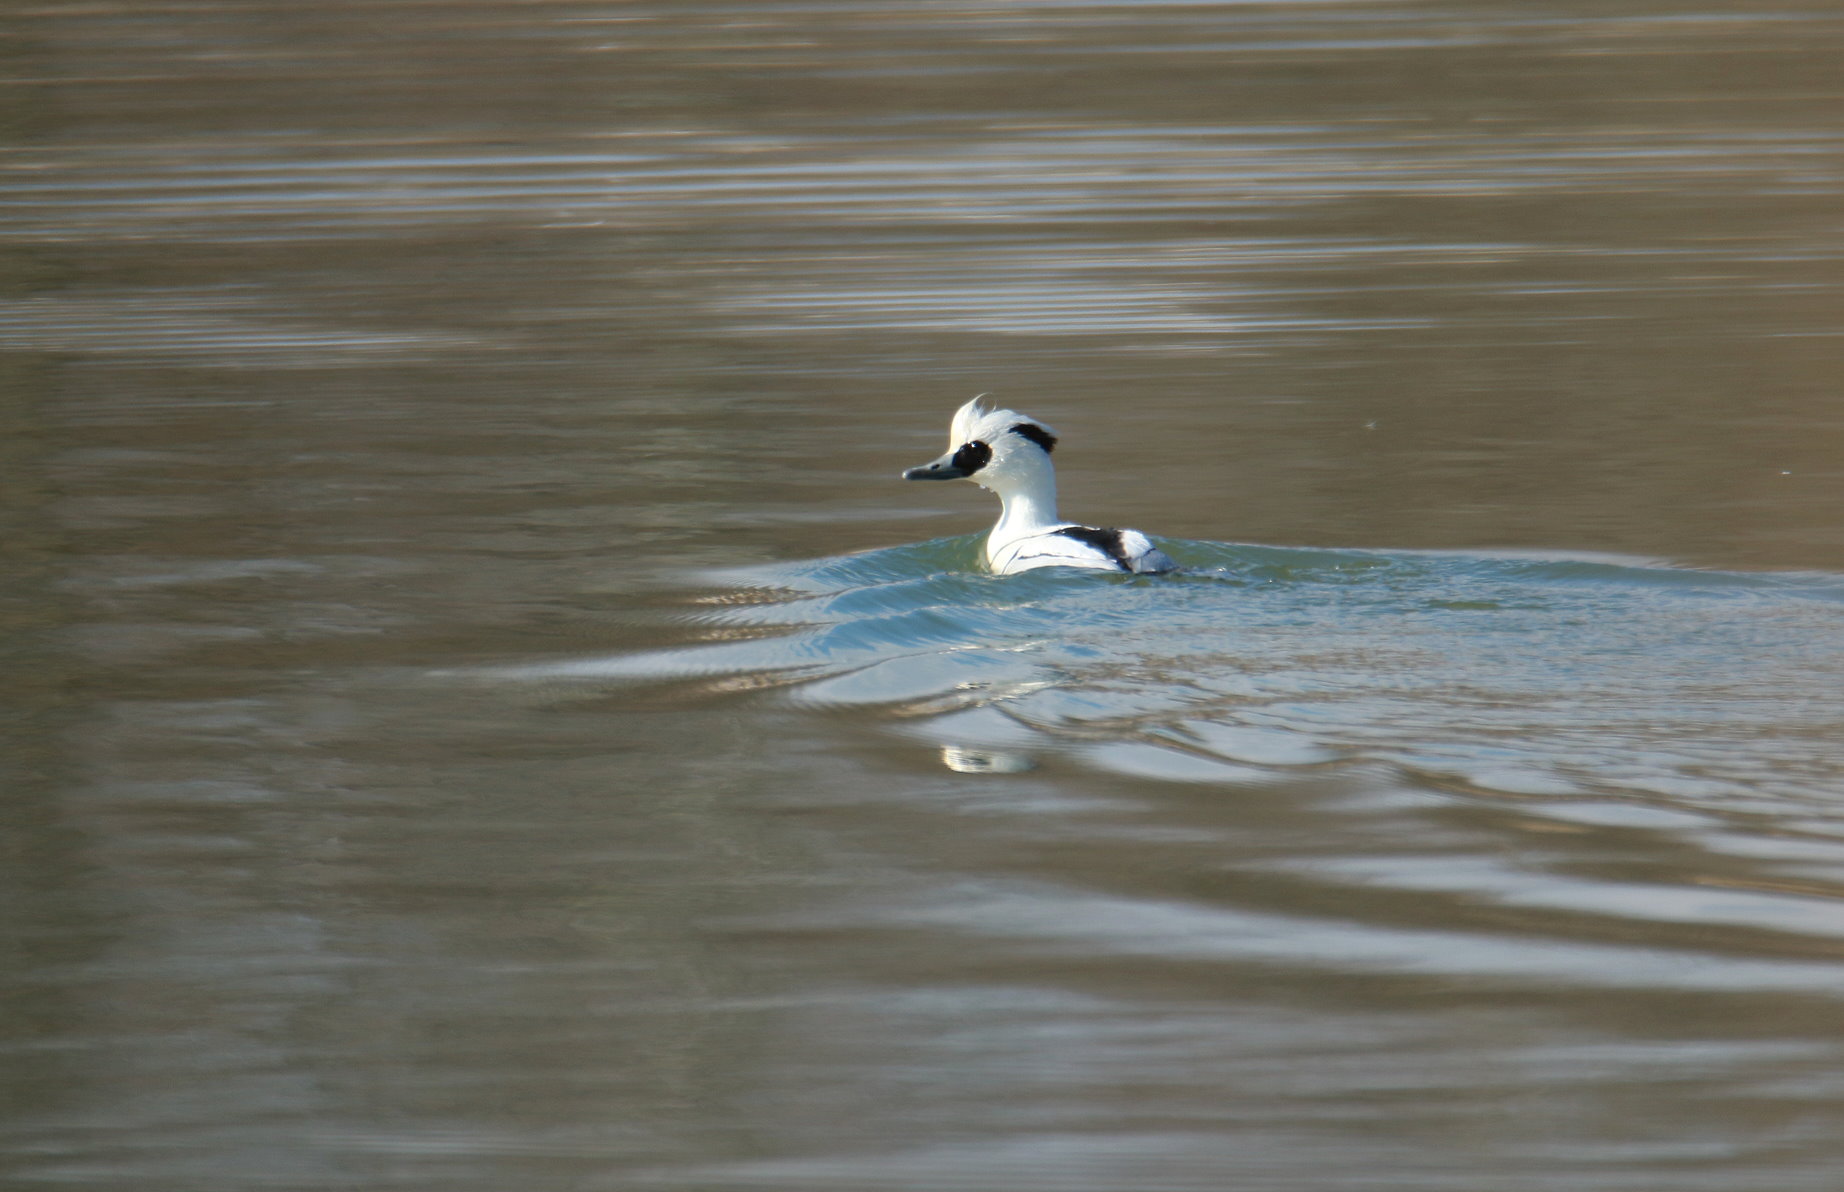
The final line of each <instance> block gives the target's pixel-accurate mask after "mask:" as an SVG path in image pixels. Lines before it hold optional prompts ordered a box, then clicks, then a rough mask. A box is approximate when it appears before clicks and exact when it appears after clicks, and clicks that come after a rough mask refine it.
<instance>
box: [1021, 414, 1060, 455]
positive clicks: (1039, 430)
mask: <svg viewBox="0 0 1844 1192" xmlns="http://www.w3.org/2000/svg"><path fill="white" fill-rule="evenodd" d="M1011 429H1012V433H1013V434H1015V435H1023V436H1024V437H1025V438H1027V439H1029V440H1031V441H1032V442H1033V443H1036V444H1037V445H1038V446H1039V447H1042V448H1043V449H1044V454H1045V455H1049V454H1050V453H1051V452H1052V451H1055V450H1056V436H1055V435H1053V434H1051V433H1050V432H1049V431H1047V430H1045V429H1044V428H1043V427H1041V426H1039V425H1037V423H1035V422H1020V423H1017V424H1015V425H1014V426H1013V427H1012V428H1011Z"/></svg>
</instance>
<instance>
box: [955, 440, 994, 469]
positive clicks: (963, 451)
mask: <svg viewBox="0 0 1844 1192" xmlns="http://www.w3.org/2000/svg"><path fill="white" fill-rule="evenodd" d="M991 462H992V448H990V447H988V446H987V445H986V444H984V443H982V442H980V441H979V440H978V439H973V440H971V441H969V442H966V443H963V444H961V448H960V450H959V451H956V452H955V453H954V466H955V467H956V468H959V469H960V470H961V471H962V472H965V473H967V474H968V475H972V474H973V473H975V472H977V471H979V470H980V469H981V468H983V467H985V466H986V465H987V464H989V463H991Z"/></svg>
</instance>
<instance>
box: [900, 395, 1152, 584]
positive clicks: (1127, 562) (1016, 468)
mask: <svg viewBox="0 0 1844 1192" xmlns="http://www.w3.org/2000/svg"><path fill="white" fill-rule="evenodd" d="M985 396H986V395H985V394H983V393H982V394H980V397H976V398H974V399H973V400H972V401H970V402H968V403H967V404H966V405H964V406H962V407H961V408H960V409H958V410H956V411H955V412H954V425H953V428H952V429H951V430H950V431H949V432H948V453H947V454H946V455H944V456H942V457H941V458H940V459H938V460H936V461H935V462H934V463H930V464H923V465H922V466H921V467H919V468H911V469H909V470H908V471H907V472H904V473H903V479H905V480H971V481H973V482H974V483H975V484H977V485H979V486H980V487H981V488H984V489H990V490H991V491H993V492H995V493H997V494H999V501H1000V505H1001V508H1000V511H999V524H998V525H996V526H994V527H993V528H992V533H991V534H990V535H988V536H987V538H986V562H987V565H988V566H990V567H991V568H992V569H993V570H994V571H996V572H998V573H999V574H1000V575H1011V574H1013V573H1015V572H1019V571H1031V570H1033V569H1035V568H1038V567H1087V568H1093V569H1095V570H1098V571H1132V572H1138V573H1141V574H1156V573H1158V572H1162V571H1172V570H1174V569H1176V568H1177V566H1178V565H1177V564H1176V563H1174V562H1172V560H1171V559H1169V558H1167V557H1166V555H1165V554H1164V552H1162V551H1161V550H1160V549H1159V548H1158V547H1156V546H1154V545H1153V544H1152V540H1151V539H1149V538H1147V537H1146V535H1144V534H1142V533H1140V532H1139V531H1138V530H1111V529H1098V528H1096V527H1094V526H1079V525H1075V524H1073V523H1071V522H1066V521H1063V520H1062V519H1061V518H1059V517H1057V515H1056V468H1055V466H1054V465H1052V464H1051V462H1050V452H1051V451H1053V450H1054V449H1055V448H1056V432H1055V431H1052V430H1051V429H1050V428H1049V427H1047V426H1045V425H1044V424H1043V423H1041V422H1039V421H1038V420H1037V419H1035V418H1030V417H1027V416H1025V415H1023V414H1020V413H1017V412H1016V411H1013V410H988V409H986V408H985V407H983V406H981V405H980V398H981V397H985Z"/></svg>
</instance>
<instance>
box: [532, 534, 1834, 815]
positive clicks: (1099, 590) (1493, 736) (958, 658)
mask: <svg viewBox="0 0 1844 1192" xmlns="http://www.w3.org/2000/svg"><path fill="white" fill-rule="evenodd" d="M981 542H982V539H980V538H978V537H967V538H953V539H943V540H939V541H935V542H929V543H923V544H920V545H917V546H914V547H909V548H899V549H892V550H884V551H875V552H871V553H868V554H863V555H855V556H848V557H845V558H839V559H827V560H820V561H816V562H812V563H807V564H799V565H780V566H775V567H763V568H758V569H754V570H751V571H748V572H742V573H736V574H732V575H724V576H713V577H712V582H716V581H717V580H718V579H720V578H721V579H727V580H729V581H731V582H732V583H735V584H737V585H739V586H737V587H736V588H735V589H734V590H730V591H718V592H716V593H714V594H710V595H702V596H694V597H690V598H689V602H690V603H691V605H692V608H691V609H690V610H687V611H684V612H680V613H678V614H676V615H674V616H673V617H672V618H670V619H669V620H668V621H667V623H668V624H671V625H676V626H680V627H684V628H685V629H686V630H689V631H693V632H698V633H708V634H709V635H710V636H711V637H712V638H715V639H724V638H732V639H742V640H732V641H724V642H722V644H710V645H704V644H700V645H687V646H681V647H678V648H675V649H671V650H665V651H657V652H645V653H629V654H621V655H616V656H613V657H608V658H592V659H570V660H567V661H562V662H558V663H554V664H550V665H538V666H534V667H527V668H522V669H515V670H512V671H510V672H507V673H508V674H509V675H510V676H512V677H514V678H518V679H523V680H530V681H540V680H555V681H558V682H578V683H596V682H609V683H620V682H662V683H663V682H680V683H688V684H691V685H693V686H695V687H699V688H703V689H705V690H708V691H711V692H739V691H753V690H760V689H773V690H775V691H776V692H777V693H778V697H779V698H780V699H783V700H786V701H790V702H792V703H795V704H798V705H804V706H809V707H816V708H836V707H854V706H856V707H865V708H871V709H876V710H877V711H879V712H880V713H881V714H882V715H884V716H886V717H888V718H890V719H891V720H892V721H893V722H894V724H895V725H897V726H900V731H902V732H904V733H907V734H910V735H915V736H919V737H925V738H928V739H937V740H939V741H941V743H942V744H943V746H944V748H945V749H946V750H948V751H949V752H948V757H949V759H950V762H951V763H953V764H956V765H973V764H977V762H976V761H973V760H968V759H965V758H960V757H957V756H956V755H955V753H954V751H956V750H959V751H962V752H969V753H978V752H980V751H987V750H990V751H995V753H996V754H997V755H998V756H997V758H996V759H995V764H998V765H1000V766H1016V767H1019V768H1022V767H1024V766H1025V765H1028V764H1029V757H1030V755H1031V754H1032V753H1034V752H1045V753H1049V754H1052V755H1056V756H1073V757H1075V758H1079V759H1081V760H1082V761H1084V762H1086V763H1089V764H1094V765H1099V766H1101V767H1103V768H1107V769H1116V770H1120V771H1122V772H1125V773H1129V774H1144V775H1148V776H1152V777H1170V778H1180V779H1192V780H1197V781H1229V782H1234V781H1236V780H1237V779H1242V780H1262V779H1266V778H1272V777H1277V776H1281V775H1284V774H1286V773H1287V772H1289V771H1290V770H1292V769H1294V768H1298V767H1306V768H1310V769H1312V770H1314V771H1319V770H1324V769H1327V768H1338V767H1347V766H1354V765H1360V764H1367V763H1382V764H1385V765H1387V767H1389V768H1391V769H1392V770H1394V771H1396V772H1398V773H1400V774H1403V775H1408V776H1413V777H1414V778H1415V779H1417V780H1420V781H1423V782H1430V783H1435V784H1438V785H1440V786H1441V787H1443V788H1444V789H1453V790H1456V791H1467V792H1471V793H1476V794H1482V795H1505V796H1517V795H1530V796H1563V797H1567V798H1568V799H1570V800H1573V799H1584V800H1586V799H1590V798H1592V797H1595V796H1600V797H1603V798H1608V799H1616V800H1630V801H1633V810H1632V812H1631V814H1630V818H1631V820H1632V822H1645V821H1646V814H1645V812H1644V811H1643V810H1642V808H1644V807H1648V806H1651V807H1657V808H1660V809H1661V810H1660V812H1659V814H1660V817H1661V819H1660V822H1665V823H1674V822H1679V816H1676V815H1673V814H1671V813H1669V812H1666V811H1664V810H1663V809H1664V808H1677V809H1678V810H1679V812H1680V813H1691V814H1700V815H1703V816H1708V817H1712V818H1711V821H1710V822H1712V823H1715V822H1718V821H1720V820H1723V819H1726V818H1728V817H1732V816H1738V815H1742V814H1746V813H1750V812H1752V813H1757V814H1779V815H1795V814H1798V815H1810V816H1814V817H1817V818H1819V819H1826V818H1829V816H1830V815H1831V814H1832V813H1833V812H1835V811H1837V810H1838V808H1837V805H1836V792H1837V791H1838V790H1839V789H1840V787H1844V765H1841V759H1840V758H1839V757H1838V753H1837V733H1838V731H1839V729H1840V727H1844V726H1841V724H1840V721H1839V719H1838V717H1839V712H1840V708H1839V707H1838V705H1837V704H1836V703H1835V702H1834V701H1833V700H1831V699H1826V698H1820V699H1814V698H1813V697H1814V695H1815V694H1820V693H1835V692H1838V691H1841V690H1844V578H1840V577H1836V576H1828V575H1817V574H1808V575H1792V574H1780V575H1744V574H1735V573H1720V572H1706V571H1688V570H1683V569H1679V568H1671V567H1667V566H1664V565H1660V564H1647V563H1645V562H1644V561H1638V560H1627V559H1619V558H1613V557H1604V558H1603V557H1595V556H1586V555H1584V556H1573V557H1568V556H1564V557H1543V556H1541V555H1508V556H1497V557H1493V556H1484V555H1478V556H1475V555H1462V554H1430V553H1405V552H1394V553H1391V552H1384V551H1329V550H1306V549H1287V548H1279V547H1263V546H1233V545H1224V544H1216V543H1202V542H1170V543H1166V544H1165V545H1166V547H1167V549H1168V550H1169V552H1170V553H1171V554H1172V555H1173V556H1174V557H1175V558H1177V559H1178V560H1180V561H1182V563H1183V565H1184V569H1183V570H1182V571H1181V572H1180V573H1178V574H1176V575H1172V576H1163V577H1142V576H1132V577H1129V576H1121V575H1114V574H1108V573H1095V572H1084V571H1074V570H1068V569H1060V568H1059V569H1053V570H1050V571H1046V572H1042V573H1034V574H1025V575H1020V576H995V575H991V574H989V573H986V572H985V571H984V570H983V568H982V567H981V565H980V562H979V552H980V546H981ZM1014 755H1015V756H1014ZM1685 822H1687V821H1685Z"/></svg>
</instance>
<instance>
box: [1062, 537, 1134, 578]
mask: <svg viewBox="0 0 1844 1192" xmlns="http://www.w3.org/2000/svg"><path fill="white" fill-rule="evenodd" d="M1054 533H1057V534H1061V535H1062V536H1063V537H1065V538H1074V539H1075V540H1076V541H1077V542H1082V543H1087V544H1088V545H1089V546H1092V547H1094V548H1095V549H1096V550H1098V551H1100V552H1101V553H1102V554H1104V555H1106V556H1108V558H1110V559H1113V560H1114V565H1115V566H1116V567H1119V568H1120V569H1121V570H1122V571H1132V570H1133V566H1132V564H1130V563H1128V562H1127V548H1126V547H1124V546H1122V545H1121V540H1120V531H1119V530H1106V529H1097V528H1095V527H1094V526H1064V527H1063V528H1062V529H1060V530H1056V531H1054Z"/></svg>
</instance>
